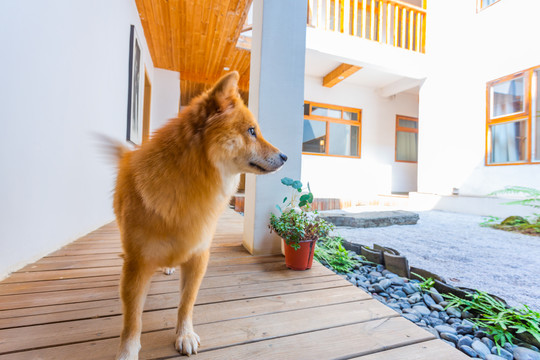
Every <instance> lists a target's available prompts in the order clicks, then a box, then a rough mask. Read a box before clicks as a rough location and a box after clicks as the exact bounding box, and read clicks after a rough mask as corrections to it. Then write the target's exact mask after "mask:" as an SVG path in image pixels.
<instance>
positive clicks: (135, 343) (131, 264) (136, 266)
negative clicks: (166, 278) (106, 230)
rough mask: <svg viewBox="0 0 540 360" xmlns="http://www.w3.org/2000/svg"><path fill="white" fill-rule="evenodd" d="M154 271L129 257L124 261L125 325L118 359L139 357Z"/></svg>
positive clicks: (123, 303) (122, 290) (122, 280)
mask: <svg viewBox="0 0 540 360" xmlns="http://www.w3.org/2000/svg"><path fill="white" fill-rule="evenodd" d="M154 270H155V269H154V268H152V267H149V266H148V265H145V264H141V263H139V262H136V261H133V260H130V259H129V258H127V257H126V258H125V259H124V266H123V267H122V279H121V281H120V297H121V298H122V308H123V314H124V325H123V329H122V335H121V337H120V348H119V349H118V355H117V357H116V358H117V359H121V360H128V359H129V360H132V359H137V358H138V356H139V350H140V348H141V339H140V338H141V329H142V312H143V306H144V300H145V298H146V293H147V292H148V287H149V286H148V285H149V283H150V278H151V277H152V274H153V272H154Z"/></svg>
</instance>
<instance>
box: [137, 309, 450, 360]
mask: <svg viewBox="0 0 540 360" xmlns="http://www.w3.org/2000/svg"><path fill="white" fill-rule="evenodd" d="M431 339H433V335H432V334H430V333H428V332H427V331H425V330H419V329H418V327H417V326H416V325H414V324H413V323H411V322H410V321H408V320H406V319H404V318H402V317H394V318H385V319H378V320H373V321H369V322H365V323H359V324H354V325H347V326H340V327H335V328H330V329H325V330H320V331H312V332H309V333H305V334H298V335H294V336H287V337H281V338H276V339H271V340H265V341H260V342H256V343H248V344H244V345H239V346H234V347H228V348H224V349H218V350H214V351H204V350H203V349H202V348H201V352H200V353H199V355H198V356H197V359H198V360H205V359H231V360H233V359H250V358H257V359H258V360H260V359H268V360H270V359H280V358H283V359H295V360H302V359H306V360H308V359H309V360H311V359H336V358H347V357H350V356H358V355H364V354H370V353H375V352H379V351H382V350H386V349H389V348H390V349H391V348H395V347H399V346H406V345H410V344H414V343H417V342H422V341H426V340H431ZM143 346H144V344H143ZM456 351H457V350H456ZM144 353H145V352H144V348H143V354H144Z"/></svg>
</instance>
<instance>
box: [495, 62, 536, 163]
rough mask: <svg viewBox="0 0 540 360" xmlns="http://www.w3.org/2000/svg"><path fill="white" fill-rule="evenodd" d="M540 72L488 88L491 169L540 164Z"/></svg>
mask: <svg viewBox="0 0 540 360" xmlns="http://www.w3.org/2000/svg"><path fill="white" fill-rule="evenodd" d="M539 71H540V69H538V68H532V69H528V70H525V71H522V72H519V73H515V74H512V75H509V76H505V77H503V78H501V79H497V80H494V81H491V82H489V83H488V84H487V99H488V107H487V125H486V126H487V139H486V143H487V144H486V148H487V153H486V164H487V165H508V164H531V163H538V162H540V147H539V141H540V120H539V119H540V113H539V112H538V108H539V106H540V101H539V99H538V95H537V89H538V81H539V78H538V75H539Z"/></svg>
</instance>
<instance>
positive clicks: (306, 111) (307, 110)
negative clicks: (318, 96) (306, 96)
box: [304, 104, 309, 115]
mask: <svg viewBox="0 0 540 360" xmlns="http://www.w3.org/2000/svg"><path fill="white" fill-rule="evenodd" d="M304 115H309V104H304Z"/></svg>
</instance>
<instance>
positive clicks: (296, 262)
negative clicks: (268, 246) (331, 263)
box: [282, 239, 317, 270]
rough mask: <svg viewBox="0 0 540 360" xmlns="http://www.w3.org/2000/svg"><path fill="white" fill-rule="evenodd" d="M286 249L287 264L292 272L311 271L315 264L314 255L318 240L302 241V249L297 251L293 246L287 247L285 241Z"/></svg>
mask: <svg viewBox="0 0 540 360" xmlns="http://www.w3.org/2000/svg"><path fill="white" fill-rule="evenodd" d="M282 241H283V246H284V247H285V264H286V265H287V267H288V268H289V269H292V270H308V269H311V264H312V263H313V253H314V252H315V244H316V243H317V240H303V241H300V243H299V244H300V248H299V249H298V250H295V249H294V248H293V247H292V246H290V245H287V243H286V242H285V240H283V239H282Z"/></svg>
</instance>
